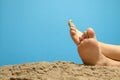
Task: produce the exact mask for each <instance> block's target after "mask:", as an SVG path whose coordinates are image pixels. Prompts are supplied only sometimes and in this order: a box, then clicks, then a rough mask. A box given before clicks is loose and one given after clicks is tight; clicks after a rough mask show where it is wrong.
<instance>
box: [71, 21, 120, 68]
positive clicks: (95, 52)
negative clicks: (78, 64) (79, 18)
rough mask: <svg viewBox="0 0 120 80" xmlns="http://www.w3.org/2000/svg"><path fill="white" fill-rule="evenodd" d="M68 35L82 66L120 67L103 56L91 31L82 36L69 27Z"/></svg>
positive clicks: (119, 63) (114, 61)
mask: <svg viewBox="0 0 120 80" xmlns="http://www.w3.org/2000/svg"><path fill="white" fill-rule="evenodd" d="M69 24H70V23H69ZM70 34H71V37H72V39H73V41H74V42H75V43H76V45H77V47H78V53H79V55H80V57H81V59H82V61H83V63H84V64H86V65H100V66H120V62H119V61H116V60H113V59H111V58H108V57H106V56H105V55H104V54H103V52H104V51H102V49H101V45H100V44H99V42H98V41H97V39H96V36H95V33H94V31H93V29H91V28H89V29H88V30H86V31H85V32H84V33H83V34H82V33H81V32H79V31H78V30H77V29H76V28H75V27H74V25H73V26H71V27H70Z"/></svg>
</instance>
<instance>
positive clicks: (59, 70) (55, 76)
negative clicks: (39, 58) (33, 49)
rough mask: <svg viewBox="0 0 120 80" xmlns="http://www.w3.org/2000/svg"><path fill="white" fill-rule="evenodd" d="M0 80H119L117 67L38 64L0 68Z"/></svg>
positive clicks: (119, 69) (57, 63)
mask: <svg viewBox="0 0 120 80" xmlns="http://www.w3.org/2000/svg"><path fill="white" fill-rule="evenodd" d="M0 80H120V68H119V67H107V66H86V65H80V64H76V63H73V62H63V61H58V62H51V63H49V62H38V63H27V64H19V65H11V66H10V65H9V66H2V67H0Z"/></svg>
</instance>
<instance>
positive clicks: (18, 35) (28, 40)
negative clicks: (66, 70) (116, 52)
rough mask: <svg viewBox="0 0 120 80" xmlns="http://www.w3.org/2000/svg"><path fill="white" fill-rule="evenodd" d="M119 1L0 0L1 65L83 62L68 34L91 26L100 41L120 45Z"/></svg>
mask: <svg viewBox="0 0 120 80" xmlns="http://www.w3.org/2000/svg"><path fill="white" fill-rule="evenodd" d="M119 4H120V0H0V66H3V65H13V64H22V63H28V62H41V61H48V62H54V61H59V60H60V61H63V60H64V61H72V62H75V63H78V64H81V63H82V61H81V59H80V58H79V55H78V53H77V47H76V45H75V44H74V43H73V42H72V40H71V38H70V35H69V27H68V25H67V22H68V20H69V19H72V20H73V22H74V23H75V24H76V26H77V27H78V29H79V30H80V31H84V30H86V29H87V28H88V27H92V28H93V29H94V30H95V32H96V35H97V38H98V40H99V41H102V42H105V43H110V44H116V45H119V44H120V37H119V34H120V31H119V30H120V5H119Z"/></svg>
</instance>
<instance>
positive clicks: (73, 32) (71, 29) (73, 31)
mask: <svg viewBox="0 0 120 80" xmlns="http://www.w3.org/2000/svg"><path fill="white" fill-rule="evenodd" d="M70 34H71V35H75V34H76V29H75V27H71V28H70Z"/></svg>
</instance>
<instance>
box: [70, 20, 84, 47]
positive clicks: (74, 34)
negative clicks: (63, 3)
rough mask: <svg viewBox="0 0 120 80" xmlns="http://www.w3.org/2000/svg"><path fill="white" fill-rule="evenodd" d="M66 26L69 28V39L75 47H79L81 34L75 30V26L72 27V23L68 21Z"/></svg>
mask: <svg viewBox="0 0 120 80" xmlns="http://www.w3.org/2000/svg"><path fill="white" fill-rule="evenodd" d="M68 25H69V26H70V35H71V38H72V39H73V41H74V43H75V44H76V45H79V44H80V42H81V41H80V40H81V37H82V34H83V33H82V32H80V31H79V30H77V28H76V26H75V25H74V23H73V22H72V21H71V20H69V21H68Z"/></svg>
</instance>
